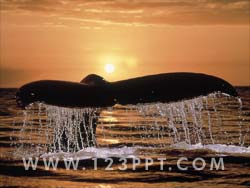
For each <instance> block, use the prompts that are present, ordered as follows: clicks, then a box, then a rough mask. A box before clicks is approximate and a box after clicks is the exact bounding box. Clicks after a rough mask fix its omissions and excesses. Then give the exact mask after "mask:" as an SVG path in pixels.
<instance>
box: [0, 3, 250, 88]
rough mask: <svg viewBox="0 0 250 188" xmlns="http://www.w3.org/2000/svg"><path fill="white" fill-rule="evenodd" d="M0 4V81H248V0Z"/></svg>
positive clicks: (9, 83)
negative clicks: (179, 77) (180, 75)
mask: <svg viewBox="0 0 250 188" xmlns="http://www.w3.org/2000/svg"><path fill="white" fill-rule="evenodd" d="M0 3H1V20H0V34H1V38H0V42H1V47H0V56H1V64H0V76H1V77H0V87H19V86H21V85H22V84H24V83H26V82H30V81H33V80H40V79H60V80H70V81H80V80H81V79H82V78H83V77H85V76H86V75H87V74H90V73H96V74H99V75H101V76H103V77H104V78H105V79H107V80H110V81H115V80H120V79H126V78H131V77H136V76H142V75H147V74H157V73H163V72H184V71H185V72H202V73H207V74H212V75H216V76H219V77H221V78H224V79H226V80H228V81H229V82H231V83H232V84H234V85H250V64H249V51H250V47H249V45H250V44H249V43H250V41H249V40H250V37H249V28H250V26H249V6H250V5H249V0H72V1H70V0H0Z"/></svg>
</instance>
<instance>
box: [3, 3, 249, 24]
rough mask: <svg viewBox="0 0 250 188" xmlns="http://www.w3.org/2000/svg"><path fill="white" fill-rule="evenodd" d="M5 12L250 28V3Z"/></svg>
mask: <svg viewBox="0 0 250 188" xmlns="http://www.w3.org/2000/svg"><path fill="white" fill-rule="evenodd" d="M0 3H1V10H2V11H19V12H20V11H31V12H33V11H34V12H40V13H43V14H47V13H48V12H50V13H53V14H55V15H57V16H58V17H64V18H65V17H69V18H75V20H77V19H79V20H93V22H94V23H95V24H96V23H98V22H99V24H103V23H113V24H115V23H117V24H122V23H123V24H125V25H127V23H137V25H139V24H141V25H157V24H158V25H215V24H220V25H248V24H249V6H250V5H249V4H250V2H249V0H189V1H184V0H74V1H70V0H53V1H51V0H19V1H17V0H0Z"/></svg>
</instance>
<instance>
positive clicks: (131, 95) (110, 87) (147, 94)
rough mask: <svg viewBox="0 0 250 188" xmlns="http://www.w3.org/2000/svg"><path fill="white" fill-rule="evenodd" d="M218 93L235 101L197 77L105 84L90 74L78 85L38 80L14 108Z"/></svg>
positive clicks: (226, 88)
mask: <svg viewBox="0 0 250 188" xmlns="http://www.w3.org/2000/svg"><path fill="white" fill-rule="evenodd" d="M214 92H221V93H226V94H228V95H231V96H234V97H237V96H238V93H237V91H236V90H235V88H234V87H233V86H232V85H231V84H230V83H228V82H227V81H225V80H223V79H221V78H218V77H215V76H211V75H206V74H199V73H166V74H158V75H150V76H144V77H139V78H132V79H128V80H122V81H117V82H107V81H106V80H104V79H103V78H102V77H101V76H98V75H95V74H90V75H88V76H87V77H85V78H84V79H83V80H82V81H81V82H80V83H76V82H67V81H55V80H41V81H36V82H31V83H28V84H25V85H24V86H22V87H21V88H20V89H19V90H18V92H17V94H16V100H17V104H18V105H19V106H21V107H25V106H27V105H29V104H30V103H33V102H44V103H45V104H50V105H55V106H62V107H108V106H113V105H115V104H123V105H127V104H138V103H153V102H177V101H180V100H186V99H191V98H195V97H198V96H206V95H208V94H210V93H214Z"/></svg>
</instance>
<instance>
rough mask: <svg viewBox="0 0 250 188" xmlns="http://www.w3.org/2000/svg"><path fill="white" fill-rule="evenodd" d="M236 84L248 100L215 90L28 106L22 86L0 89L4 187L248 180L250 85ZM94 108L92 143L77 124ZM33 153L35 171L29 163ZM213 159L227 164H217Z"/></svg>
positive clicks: (105, 187) (0, 178)
mask: <svg viewBox="0 0 250 188" xmlns="http://www.w3.org/2000/svg"><path fill="white" fill-rule="evenodd" d="M237 91H238V93H239V95H240V97H241V100H239V99H236V98H232V97H228V96H224V95H221V94H215V95H210V96H208V97H199V98H197V99H193V100H188V101H182V102H179V103H173V104H161V103H158V104H146V105H136V106H135V105H134V106H115V107H113V108H105V109H67V108H58V107H53V106H48V105H43V104H35V105H33V106H30V107H29V108H28V109H27V110H26V111H23V110H22V109H19V108H18V107H17V106H16V102H15V92H16V89H0V186H2V187H67V188H68V187H69V188H70V187H77V188H79V187H100V188H112V187H227V188H228V187H229V186H232V187H249V186H250V87H238V88H237ZM93 112H94V113H96V112H98V114H99V113H100V117H99V118H98V122H97V129H96V135H94V134H93V135H91V139H93V140H94V141H93V142H91V141H90V140H84V139H83V138H81V135H79V132H78V131H79V130H78V129H79V126H80V125H81V124H80V121H81V115H82V114H86V113H88V114H92V113H93ZM73 117H74V118H73ZM92 118H93V117H92ZM94 118H95V117H94ZM78 120H79V121H78ZM92 120H93V119H89V120H88V121H90V122H92ZM62 130H64V133H65V134H66V136H65V138H64V136H62V135H63V134H64V133H63V131H62ZM88 131H89V130H86V133H89V134H91V133H93V130H91V131H90V132H88ZM93 136H94V137H93ZM62 138H63V140H60V139H62ZM88 138H90V137H88ZM79 140H80V141H79ZM78 141H79V142H78ZM83 142H84V143H86V142H87V143H88V145H87V146H86V145H85V146H84V147H83ZM63 143H64V145H63ZM60 144H61V145H60ZM81 144H82V145H81ZM59 150H60V151H59ZM29 157H30V158H31V157H32V160H34V161H35V160H36V159H37V168H36V170H32V169H31V168H30V169H29V170H25V166H24V161H23V159H25V163H26V162H27V161H26V160H28V159H29ZM49 159H52V160H54V159H55V160H56V159H59V161H58V164H57V168H56V170H54V169H53V168H52V167H51V168H49V169H46V167H45V165H44V160H45V161H46V160H49ZM71 159H73V160H74V159H77V160H78V159H79V161H78V166H77V169H76V170H73V168H71V169H70V170H67V169H66V167H65V161H70V160H71ZM160 159H164V162H163V163H161V161H160ZM151 160H152V161H151ZM214 161H216V162H218V163H219V161H222V162H223V164H224V165H223V167H224V168H223V169H222V168H218V170H216V169H215V168H214V167H215V165H211V164H213V162H214ZM218 163H217V164H218ZM46 164H47V163H46ZM163 164H164V165H163ZM178 164H179V166H180V167H181V168H180V167H179V166H178ZM124 165H125V166H124ZM203 165H204V166H203ZM196 167H197V168H196ZM220 167H222V166H220ZM183 168H185V170H184V169H183ZM186 168H187V169H186Z"/></svg>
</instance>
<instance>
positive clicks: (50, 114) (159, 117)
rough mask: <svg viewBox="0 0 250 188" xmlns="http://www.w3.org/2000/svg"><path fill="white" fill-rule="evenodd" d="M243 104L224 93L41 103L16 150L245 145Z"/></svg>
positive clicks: (29, 113)
mask: <svg viewBox="0 0 250 188" xmlns="http://www.w3.org/2000/svg"><path fill="white" fill-rule="evenodd" d="M240 106H241V104H240V103H239V101H238V99H237V98H234V97H230V96H228V95H224V94H222V93H214V94H210V95H208V96H206V97H203V96H201V97H198V98H194V99H191V100H184V101H180V102H175V103H152V104H138V105H127V106H121V105H116V106H114V107H110V108H103V109H101V108H63V107H57V106H51V105H46V104H42V103H36V104H32V105H30V106H28V107H27V108H26V110H25V111H24V117H23V125H22V128H21V129H20V131H19V141H17V142H16V146H17V150H16V152H21V153H22V154H23V155H28V154H32V155H33V154H34V155H40V154H43V153H46V152H58V151H63V152H67V153H72V152H73V153H74V152H77V151H80V150H82V149H83V148H88V147H112V146H116V145H118V146H122V145H128V146H130V145H132V146H135V145H136V146H153V147H167V146H169V145H171V144H176V143H183V142H184V143H186V144H234V145H237V144H238V145H241V146H242V145H243V143H244V140H245V139H246V137H249V134H248V133H247V131H246V129H247V127H246V126H244V125H243V124H242V123H241V118H242V115H240V114H239V113H240V108H241V107H240ZM233 122H237V124H238V129H239V131H238V133H239V134H238V135H236V133H237V131H232V129H234V130H235V126H236V125H235V124H234V123H233ZM248 129H249V128H248ZM239 140H240V143H239ZM247 144H249V143H247Z"/></svg>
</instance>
